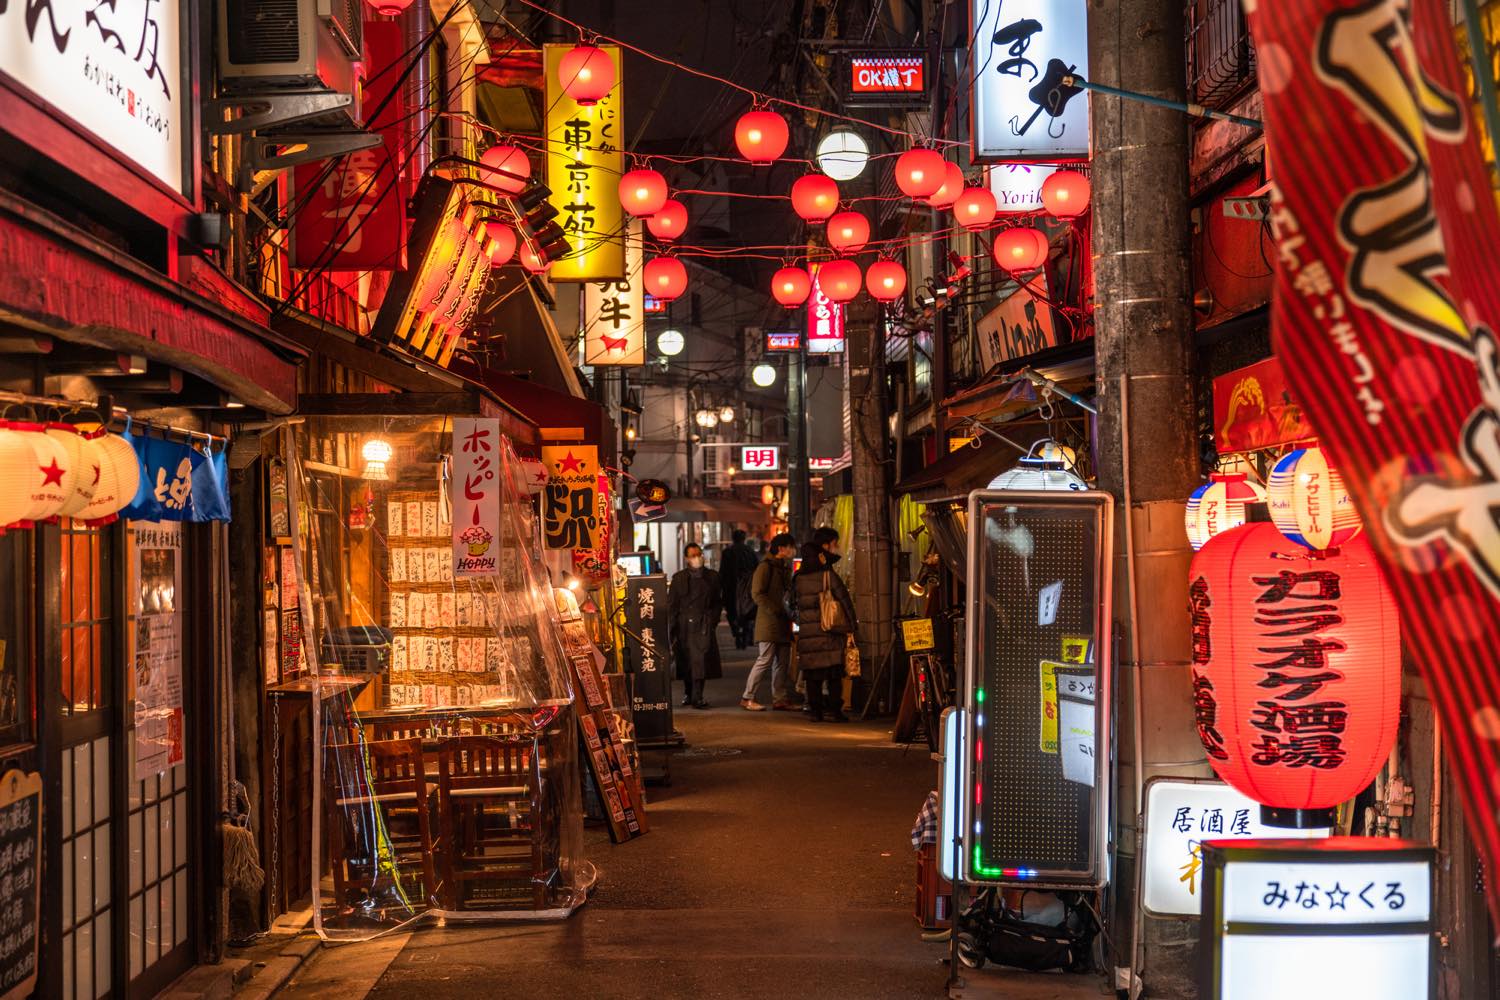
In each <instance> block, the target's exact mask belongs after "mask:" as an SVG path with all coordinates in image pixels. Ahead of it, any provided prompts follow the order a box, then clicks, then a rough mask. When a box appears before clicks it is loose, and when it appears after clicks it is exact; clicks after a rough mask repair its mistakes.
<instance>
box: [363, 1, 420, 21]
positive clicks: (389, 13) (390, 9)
mask: <svg viewBox="0 0 1500 1000" xmlns="http://www.w3.org/2000/svg"><path fill="white" fill-rule="evenodd" d="M411 5H412V0H369V6H370V9H371V10H373V11H374V12H375V13H377V14H384V15H385V16H386V17H399V16H400V15H401V14H403V13H405V11H406V8H408V7H410V6H411Z"/></svg>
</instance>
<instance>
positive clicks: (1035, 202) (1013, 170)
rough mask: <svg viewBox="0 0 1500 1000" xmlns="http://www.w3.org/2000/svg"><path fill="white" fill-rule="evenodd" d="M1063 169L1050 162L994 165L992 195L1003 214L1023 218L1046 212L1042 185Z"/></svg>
mask: <svg viewBox="0 0 1500 1000" xmlns="http://www.w3.org/2000/svg"><path fill="white" fill-rule="evenodd" d="M1060 169H1062V168H1061V167H1058V166H1055V165H1054V164H1051V163H995V164H991V165H990V167H989V168H988V169H987V170H986V171H985V173H986V174H988V175H989V185H990V194H992V195H994V196H995V207H996V209H997V210H998V211H999V213H1000V214H1001V215H1023V214H1027V213H1030V212H1041V211H1045V210H1046V207H1045V206H1044V205H1043V204H1042V185H1043V184H1045V183H1046V181H1047V178H1048V177H1051V176H1052V175H1053V174H1054V173H1056V172H1057V171H1058V170H1060Z"/></svg>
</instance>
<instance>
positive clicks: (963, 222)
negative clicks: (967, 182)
mask: <svg viewBox="0 0 1500 1000" xmlns="http://www.w3.org/2000/svg"><path fill="white" fill-rule="evenodd" d="M999 211H1000V206H999V205H998V204H997V203H996V202H995V195H994V194H993V193H992V192H991V191H989V190H987V189H985V188H976V187H971V188H964V189H963V192H962V193H961V194H959V196H958V200H957V201H955V202H954V203H953V218H955V219H957V220H958V224H959V225H960V226H963V227H964V228H965V229H983V228H985V227H986V226H988V225H989V224H990V223H991V222H994V221H995V213H997V212H999Z"/></svg>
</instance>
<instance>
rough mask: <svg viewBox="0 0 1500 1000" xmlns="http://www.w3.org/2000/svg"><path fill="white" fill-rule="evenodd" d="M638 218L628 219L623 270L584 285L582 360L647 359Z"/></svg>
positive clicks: (614, 363)
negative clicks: (627, 235)
mask: <svg viewBox="0 0 1500 1000" xmlns="http://www.w3.org/2000/svg"><path fill="white" fill-rule="evenodd" d="M642 250H643V244H642V239H641V220H640V219H634V220H632V221H631V223H630V239H629V241H628V242H627V243H626V246H625V274H624V277H621V278H611V279H608V280H606V281H591V282H589V283H588V284H586V285H584V286H583V363H584V364H586V365H612V366H619V365H643V364H645V363H646V292H645V283H644V282H643V281H642V276H641V269H642V267H643V266H644V263H643V262H642V260H641V255H642Z"/></svg>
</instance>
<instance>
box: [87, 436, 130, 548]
mask: <svg viewBox="0 0 1500 1000" xmlns="http://www.w3.org/2000/svg"><path fill="white" fill-rule="evenodd" d="M94 447H95V449H96V454H97V455H98V456H99V483H98V485H97V486H96V487H95V488H94V499H92V500H90V501H89V503H88V506H87V507H85V508H83V510H81V511H79V512H78V519H79V520H80V521H84V522H86V523H88V524H91V525H100V524H109V523H110V522H111V521H114V520H116V519H117V518H118V516H119V513H120V511H121V510H123V509H124V508H126V507H128V506H129V505H130V503H131V501H133V500H134V499H135V494H136V491H137V490H139V489H140V488H141V459H140V456H138V455H137V454H136V453H135V448H134V447H133V446H132V445H131V443H130V442H129V441H126V440H125V439H124V438H122V437H120V436H119V435H118V434H106V435H104V436H103V437H101V438H98V439H96V440H95V441H94Z"/></svg>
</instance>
